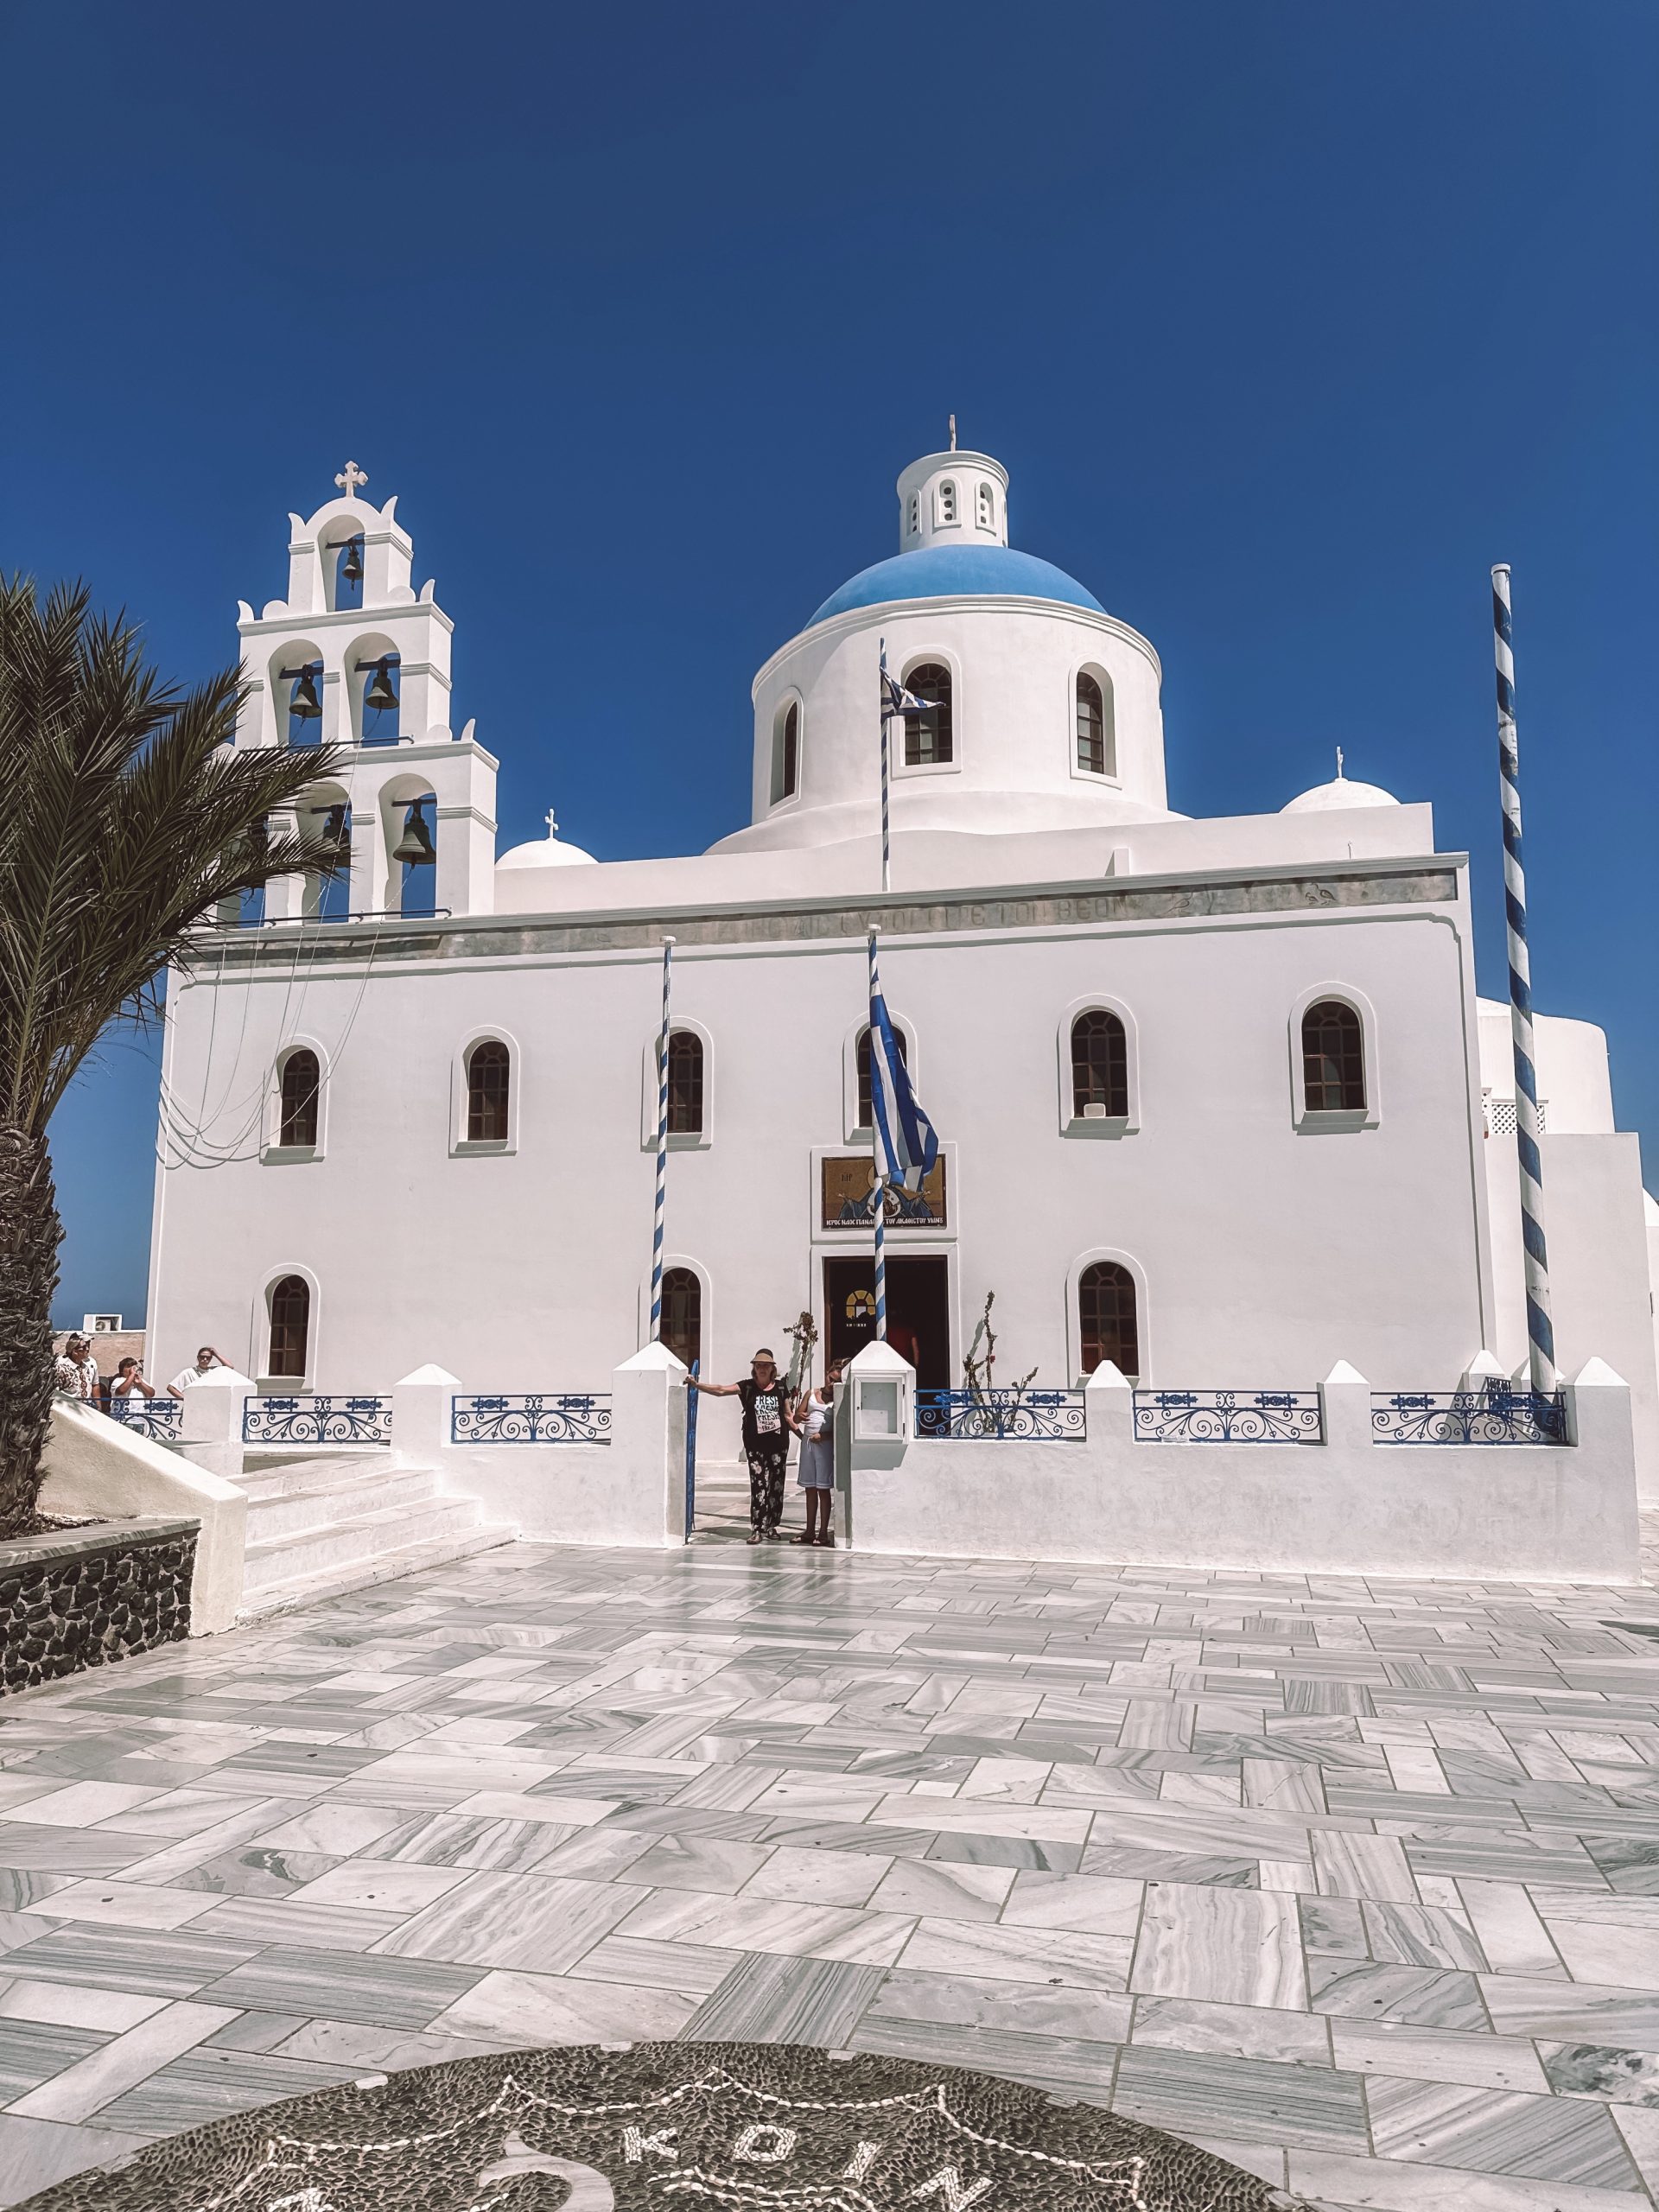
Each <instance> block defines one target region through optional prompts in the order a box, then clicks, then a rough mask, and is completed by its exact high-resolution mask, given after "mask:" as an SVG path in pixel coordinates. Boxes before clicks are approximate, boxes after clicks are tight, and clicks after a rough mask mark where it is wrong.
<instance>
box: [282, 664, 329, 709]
mask: <svg viewBox="0 0 1659 2212" xmlns="http://www.w3.org/2000/svg"><path fill="white" fill-rule="evenodd" d="M288 711H289V714H290V715H298V716H299V718H300V720H301V721H302V722H320V721H321V720H322V702H321V699H319V698H318V696H317V679H316V677H315V673H314V672H313V671H311V670H310V669H308V668H302V670H301V671H300V672H299V674H298V675H297V676H296V677H295V679H294V696H292V698H290V699H289V702H288Z"/></svg>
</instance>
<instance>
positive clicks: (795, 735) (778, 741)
mask: <svg viewBox="0 0 1659 2212" xmlns="http://www.w3.org/2000/svg"><path fill="white" fill-rule="evenodd" d="M800 767H801V702H800V701H799V700H798V699H791V701H790V702H789V704H788V705H787V706H786V707H785V709H784V711H783V712H782V714H781V715H779V717H778V720H777V721H776V723H775V724H774V725H773V728H772V804H773V805H774V806H776V805H777V804H779V801H780V800H782V799H786V798H794V796H795V787H796V785H797V783H798V780H799V777H800Z"/></svg>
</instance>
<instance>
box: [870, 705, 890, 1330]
mask: <svg viewBox="0 0 1659 2212" xmlns="http://www.w3.org/2000/svg"><path fill="white" fill-rule="evenodd" d="M881 745H882V752H883V756H884V757H885V754H886V749H887V723H886V722H885V721H883V723H882V725H881ZM875 939H876V932H875V931H874V930H872V931H870V1027H869V1039H870V1087H871V1090H872V1091H874V1087H875V1084H876V1082H877V1080H878V1078H877V1076H876V1071H875V1055H876V1051H877V1042H876V1034H875V997H876V990H877V988H878V987H877V983H876V977H875ZM880 1147H881V1140H880V1136H879V1135H878V1134H877V1132H876V1128H875V1116H874V1113H872V1114H871V1116H870V1156H871V1159H872V1160H873V1161H874V1166H875V1340H876V1342H877V1343H878V1344H886V1342H887V1241H886V1240H887V1177H886V1176H885V1175H883V1173H881V1153H880Z"/></svg>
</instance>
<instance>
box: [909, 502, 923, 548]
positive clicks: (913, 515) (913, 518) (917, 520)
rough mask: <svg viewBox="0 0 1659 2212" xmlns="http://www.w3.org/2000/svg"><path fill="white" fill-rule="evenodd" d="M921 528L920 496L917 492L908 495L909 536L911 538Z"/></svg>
mask: <svg viewBox="0 0 1659 2212" xmlns="http://www.w3.org/2000/svg"><path fill="white" fill-rule="evenodd" d="M921 526H922V495H921V493H919V492H912V493H911V495H910V534H911V536H912V537H915V535H916V533H917V531H918V530H919V529H920V528H921Z"/></svg>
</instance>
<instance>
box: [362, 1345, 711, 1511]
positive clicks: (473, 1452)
mask: <svg viewBox="0 0 1659 2212" xmlns="http://www.w3.org/2000/svg"><path fill="white" fill-rule="evenodd" d="M684 1383H685V1368H684V1366H683V1363H682V1362H681V1361H679V1360H678V1359H677V1358H676V1357H675V1356H674V1354H673V1353H672V1352H671V1351H668V1350H667V1349H666V1348H665V1347H664V1345H662V1344H647V1345H646V1346H645V1350H644V1351H640V1352H636V1353H635V1354H634V1356H633V1357H632V1359H628V1360H625V1361H624V1362H623V1363H622V1364H621V1366H620V1367H619V1368H617V1369H616V1370H614V1372H613V1375H612V1376H611V1404H610V1414H611V1421H610V1431H609V1435H610V1440H609V1442H608V1443H556V1442H517V1441H492V1442H483V1441H478V1440H470V1441H467V1440H463V1441H461V1442H456V1441H455V1440H454V1401H455V1399H456V1397H457V1396H458V1395H459V1396H460V1397H461V1400H462V1402H463V1403H465V1402H466V1401H467V1397H468V1395H470V1394H468V1393H467V1392H464V1391H463V1390H462V1389H461V1383H460V1382H459V1381H458V1380H457V1378H456V1377H455V1376H453V1375H451V1374H449V1373H448V1372H447V1371H446V1370H444V1369H443V1368H441V1367H430V1366H429V1367H421V1368H417V1369H416V1370H415V1372H414V1373H413V1374H412V1375H406V1376H404V1379H403V1381H402V1382H401V1383H397V1384H396V1385H395V1386H394V1388H393V1389H392V1394H391V1401H392V1403H391V1438H392V1443H391V1450H392V1459H393V1463H394V1465H402V1466H409V1467H430V1468H435V1470H436V1471H437V1472H438V1475H439V1477H440V1479H441V1482H442V1488H443V1490H444V1491H445V1493H446V1494H447V1495H449V1496H454V1497H473V1498H476V1499H477V1500H478V1503H479V1506H480V1510H481V1512H482V1515H483V1517H484V1519H485V1520H486V1521H488V1522H494V1523H496V1524H498V1525H499V1526H502V1527H505V1528H509V1529H512V1530H514V1531H515V1533H516V1534H517V1535H518V1536H520V1537H521V1538H524V1539H528V1540H530V1541H543V1542H551V1543H561V1544H619V1545H639V1546H645V1547H649V1548H658V1549H660V1548H663V1547H665V1546H668V1545H677V1544H683V1542H684V1541H685V1396H686V1393H685V1387H684ZM552 1402H553V1401H552V1400H551V1399H549V1400H548V1401H547V1403H548V1404H551V1403H552ZM549 1425H550V1426H551V1427H556V1426H557V1423H556V1421H554V1422H552V1423H550V1424H549Z"/></svg>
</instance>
